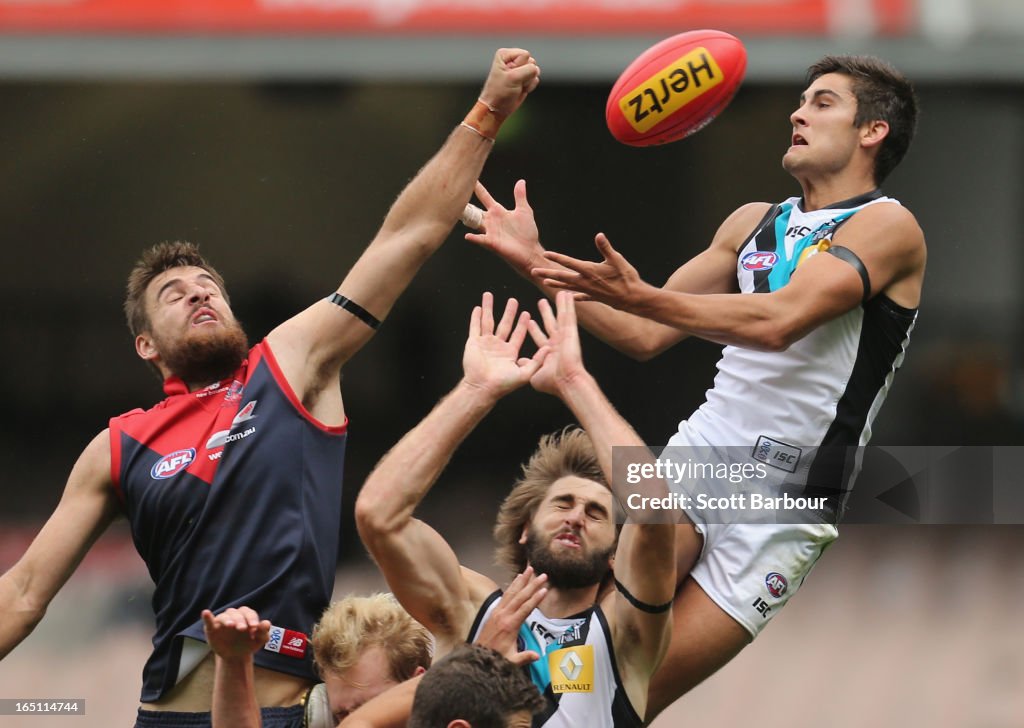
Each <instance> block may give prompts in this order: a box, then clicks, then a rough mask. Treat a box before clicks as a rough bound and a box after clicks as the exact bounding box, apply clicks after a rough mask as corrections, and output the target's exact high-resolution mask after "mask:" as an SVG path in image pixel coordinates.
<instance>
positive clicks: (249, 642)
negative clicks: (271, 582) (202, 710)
mask: <svg viewBox="0 0 1024 728" xmlns="http://www.w3.org/2000/svg"><path fill="white" fill-rule="evenodd" d="M202 616H203V631H204V632H205V633H206V642H207V644H209V645H210V649H211V650H213V654H214V664H215V668H214V677H213V711H212V713H213V714H212V721H213V728H259V727H260V726H261V725H262V720H261V718H260V706H259V704H258V703H257V702H256V687H255V682H254V681H255V678H254V676H253V665H252V656H253V654H255V652H256V651H257V650H259V649H261V648H262V647H263V645H265V644H266V643H267V640H268V639H269V638H270V621H269V620H266V619H263V620H261V619H260V615H259V614H257V613H256V611H255V610H253V609H250V608H249V607H238V608H237V609H236V608H234V607H231V608H229V609H225V610H224V611H223V612H221V613H220V614H218V615H217V616H214V615H213V612H211V611H210V610H209V609H204V610H203V613H202Z"/></svg>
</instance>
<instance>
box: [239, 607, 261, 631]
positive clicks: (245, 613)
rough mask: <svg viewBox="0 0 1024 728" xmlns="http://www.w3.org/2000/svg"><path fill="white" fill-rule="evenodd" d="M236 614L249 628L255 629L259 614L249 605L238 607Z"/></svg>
mask: <svg viewBox="0 0 1024 728" xmlns="http://www.w3.org/2000/svg"><path fill="white" fill-rule="evenodd" d="M238 616H239V618H240V619H241V620H242V621H243V622H244V623H245V625H246V626H247V627H249V629H256V627H257V626H258V625H259V623H260V615H259V614H258V613H257V612H256V610H255V609H253V608H251V607H239V608H238Z"/></svg>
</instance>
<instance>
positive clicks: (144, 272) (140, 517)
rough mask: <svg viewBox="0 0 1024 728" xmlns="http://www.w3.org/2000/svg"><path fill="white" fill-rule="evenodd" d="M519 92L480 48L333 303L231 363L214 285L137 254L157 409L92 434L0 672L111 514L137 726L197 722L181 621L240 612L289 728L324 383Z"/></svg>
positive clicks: (23, 595)
mask: <svg viewBox="0 0 1024 728" xmlns="http://www.w3.org/2000/svg"><path fill="white" fill-rule="evenodd" d="M539 80H540V70H539V67H538V66H537V64H536V62H535V61H534V59H533V58H532V57H531V55H530V53H529V52H528V51H525V50H521V49H500V50H499V51H498V52H497V53H496V54H495V56H494V59H493V62H492V64H491V67H490V71H489V73H488V76H487V79H486V81H485V83H484V86H483V89H482V91H481V95H480V100H479V101H478V102H477V103H476V104H475V105H474V107H473V109H472V110H471V111H470V113H469V114H468V115H467V116H466V118H465V120H464V121H463V122H462V123H461V124H460V125H459V126H457V127H456V128H455V129H454V130H453V131H452V132H451V134H450V135H449V137H448V139H447V140H446V141H445V142H444V144H443V146H442V147H441V149H440V150H439V151H438V152H437V153H436V154H435V155H434V157H433V158H432V159H431V160H430V161H429V162H428V163H427V164H426V165H425V166H424V167H423V168H422V169H421V170H420V171H419V173H418V174H417V175H416V176H415V178H414V179H413V180H412V181H411V182H410V183H409V184H408V185H407V186H406V188H405V190H404V191H403V192H402V193H401V194H400V195H399V197H398V198H397V200H396V201H395V202H394V204H393V205H392V207H391V209H390V211H389V212H388V214H387V216H386V218H385V220H384V222H383V224H382V226H381V228H380V230H379V232H378V233H377V235H376V237H375V238H374V239H373V241H372V242H371V243H370V245H369V246H368V247H367V248H366V250H365V252H364V253H363V255H362V256H361V257H360V258H359V260H358V261H357V262H356V263H355V265H354V266H353V267H352V269H351V270H350V271H349V273H348V275H346V276H345V278H344V280H343V281H342V283H341V285H340V287H339V288H338V290H337V291H336V292H335V293H334V294H332V295H330V296H328V297H327V298H325V299H322V300H319V301H317V302H316V303H314V304H313V305H311V306H310V307H309V308H307V309H305V310H304V311H302V312H300V313H299V314H297V315H296V316H294V317H293V318H291V319H289V320H287V321H285V322H284V323H282V324H281V325H279V326H278V327H277V328H275V329H273V330H272V331H271V332H270V333H269V334H268V335H267V337H266V339H265V340H264V341H262V342H260V343H258V344H257V345H256V346H254V347H252V348H251V349H250V348H248V346H247V344H246V341H245V336H244V334H243V333H242V331H241V328H240V327H239V326H238V323H237V321H236V320H235V317H234V315H233V313H232V310H231V306H230V302H229V300H228V296H227V291H226V289H225V286H224V281H223V279H222V278H221V276H220V275H219V274H218V273H217V272H216V270H215V269H214V268H212V267H211V266H210V265H209V264H208V263H207V262H206V261H205V260H204V259H203V258H202V257H200V256H199V254H198V251H197V250H196V248H195V246H192V245H190V244H187V243H165V244H161V245H159V246H156V247H155V248H153V249H151V250H150V251H148V252H147V253H146V254H145V255H144V256H143V258H142V259H141V260H140V261H139V263H138V265H137V266H136V268H135V269H134V270H133V272H132V274H131V277H130V280H129V290H128V298H127V300H126V304H125V310H126V314H127V317H128V323H129V327H130V328H131V330H132V333H133V335H134V336H135V348H136V351H137V353H138V355H139V356H140V357H141V358H142V359H143V360H144V361H146V362H147V363H148V364H149V365H151V366H152V367H153V368H155V369H156V370H157V371H158V372H159V374H160V376H161V378H162V379H163V380H164V390H165V393H166V394H167V399H165V400H164V401H162V402H160V403H159V404H158V405H156V406H155V407H153V408H151V409H148V410H134V411H132V412H129V413H126V414H124V415H121V416H119V417H115V418H112V419H111V421H110V427H109V429H107V430H104V431H103V432H101V433H100V434H99V435H97V436H96V437H95V438H94V439H93V440H92V441H91V442H90V443H89V445H88V446H87V447H86V448H85V450H84V452H83V453H82V455H81V456H80V458H79V459H78V462H77V463H76V464H75V466H74V468H73V469H72V472H71V475H70V477H69V479H68V482H67V486H66V488H65V490H64V494H63V497H62V498H61V500H60V502H59V504H58V505H57V508H56V510H55V511H54V513H53V514H52V515H51V517H50V518H49V520H48V521H47V523H46V524H45V525H44V526H43V528H42V530H41V531H40V533H39V534H38V536H37V537H36V538H35V539H34V541H33V542H32V544H31V545H30V546H29V548H28V549H27V551H26V553H25V554H24V555H23V557H22V558H21V559H20V560H19V561H18V562H17V563H16V564H15V565H14V566H13V567H11V568H10V569H9V570H8V571H7V572H6V573H4V574H3V576H2V577H0V658H3V657H5V656H6V655H7V654H8V653H9V652H10V651H11V650H12V649H14V647H15V646H16V645H17V644H18V643H19V642H21V640H23V639H24V638H25V637H26V636H27V635H28V634H29V633H30V632H31V631H32V629H33V628H34V627H35V625H36V624H37V623H38V622H39V620H40V619H41V618H42V617H43V614H44V612H45V611H46V608H47V605H48V604H49V603H50V601H51V600H52V598H53V597H54V595H55V594H56V593H57V591H58V590H59V589H60V588H61V586H62V585H63V584H64V583H65V581H66V580H67V579H68V577H69V576H70V575H71V573H72V572H73V571H74V570H75V568H76V567H77V565H78V564H79V562H80V561H81V560H82V558H83V557H84V556H85V554H86V552H87V551H88V550H89V548H90V546H91V545H92V544H93V542H94V541H95V540H96V539H97V538H98V537H99V536H100V534H101V533H102V532H103V531H104V530H105V529H106V527H107V526H108V525H109V524H110V523H111V522H112V521H113V520H114V519H115V518H117V517H119V516H121V515H124V516H126V517H127V518H128V520H129V523H130V524H131V527H132V534H133V538H134V541H135V544H136V547H137V548H138V549H139V552H140V554H141V555H142V556H143V558H144V560H145V561H146V563H147V566H148V568H149V571H150V574H151V576H152V577H153V579H154V582H155V585H156V589H155V592H154V597H153V608H154V615H155V617H156V632H155V635H154V640H153V644H154V648H153V653H152V655H151V657H150V659H149V660H148V661H147V664H146V667H145V670H144V673H143V688H142V696H141V703H142V705H141V708H140V712H139V717H138V725H145V726H160V725H176V724H178V723H179V722H180V721H182V720H187V721H189V723H188V724H189V725H202V724H203V722H204V721H207V722H208V712H209V710H210V706H211V686H212V679H213V659H212V656H211V655H210V653H209V650H208V649H207V647H206V644H205V641H204V636H203V625H202V621H201V619H200V613H201V611H202V610H203V609H211V610H213V611H214V612H220V611H223V610H226V609H230V608H236V607H238V606H240V605H241V604H242V603H243V602H242V601H241V600H243V599H244V600H245V602H244V603H245V604H248V605H251V606H253V607H254V608H257V609H258V610H259V612H260V614H261V615H263V616H265V617H266V618H267V619H269V620H271V622H272V623H273V625H274V626H275V629H279V630H280V632H274V633H272V634H273V635H281V636H283V638H284V639H283V640H280V641H278V640H276V639H273V640H272V643H273V644H274V646H275V650H274V651H261V653H260V655H258V656H257V658H256V669H255V674H254V686H255V691H256V695H257V701H258V704H259V705H260V706H262V707H264V708H268V709H272V710H274V711H277V713H278V714H276V716H275V718H274V720H276V721H277V722H274V721H271V720H268V719H267V718H265V724H266V725H268V726H271V725H278V726H291V725H298V724H300V723H301V718H302V710H301V705H299V702H300V700H301V698H302V696H303V695H304V694H305V693H306V691H307V690H308V688H309V687H310V686H311V685H312V684H313V682H314V680H315V675H314V673H313V670H312V660H311V656H310V650H308V649H307V646H308V645H307V642H308V637H307V635H306V632H308V631H309V629H310V628H311V626H312V624H313V622H314V621H315V619H316V617H318V616H319V614H320V612H322V611H323V609H324V607H326V606H327V604H328V601H329V599H330V595H331V591H332V587H333V580H334V570H335V558H336V553H337V539H338V532H339V527H340V503H341V491H340V489H341V480H342V477H341V476H342V456H343V452H344V444H345V433H346V425H347V418H346V416H345V410H344V406H343V403H342V396H341V388H340V370H341V367H342V366H343V365H344V364H345V362H346V361H347V360H348V359H349V358H350V357H352V356H353V355H354V354H355V353H356V352H358V351H359V350H360V349H361V348H362V347H363V345H365V344H366V343H367V341H369V339H370V338H371V337H372V336H373V334H374V332H375V330H376V328H377V326H378V325H379V324H380V321H381V320H382V319H384V318H385V317H386V316H387V314H388V312H389V311H390V310H391V307H392V306H393V305H394V303H395V301H396V300H397V298H398V296H399V295H400V294H401V292H402V291H403V290H404V289H405V288H406V286H407V285H408V284H409V282H410V281H411V280H412V278H413V276H414V275H415V274H416V272H417V271H418V270H419V268H420V267H421V266H422V265H423V263H424V262H425V261H426V260H427V259H428V258H429V256H430V255H431V254H432V253H433V252H434V251H435V250H436V249H437V248H438V247H440V245H441V244H442V242H443V241H444V240H445V239H446V237H447V236H448V233H449V232H450V230H451V228H452V227H453V226H454V224H455V222H456V221H457V220H458V218H459V215H460V213H461V212H462V211H463V208H464V206H465V204H466V202H467V201H468V199H469V197H470V195H471V193H472V188H473V184H474V182H475V181H476V179H477V178H478V176H479V174H480V171H481V169H482V167H483V164H484V162H485V160H486V159H487V157H488V155H489V154H490V151H491V149H492V148H493V145H494V141H495V136H496V134H497V131H498V129H499V127H500V126H501V123H502V122H503V121H504V120H505V119H506V118H507V117H508V116H509V115H510V114H512V113H513V112H515V110H516V109H517V108H518V107H519V105H520V104H521V103H522V102H523V100H524V99H525V98H526V96H527V95H528V94H529V93H530V92H531V91H533V89H534V88H536V86H537V84H538V83H539ZM182 713H189V714H199V715H190V716H187V717H185V718H183V717H182ZM202 714H207V717H206V718H204V717H203V715H202ZM296 716H297V717H296Z"/></svg>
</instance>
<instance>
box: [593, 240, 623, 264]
mask: <svg viewBox="0 0 1024 728" xmlns="http://www.w3.org/2000/svg"><path fill="white" fill-rule="evenodd" d="M594 245H596V246H597V250H598V252H600V253H601V256H602V257H603V258H604V259H605V260H607V261H608V262H609V263H616V264H618V263H620V262H621V263H624V262H626V259H625V258H623V257H622V253H620V252H619V251H617V250H616V249H615V248H613V247H612V242H611V241H610V240H609V239H608V236H607V235H605V234H604V233H598V234H597V235H595V236H594Z"/></svg>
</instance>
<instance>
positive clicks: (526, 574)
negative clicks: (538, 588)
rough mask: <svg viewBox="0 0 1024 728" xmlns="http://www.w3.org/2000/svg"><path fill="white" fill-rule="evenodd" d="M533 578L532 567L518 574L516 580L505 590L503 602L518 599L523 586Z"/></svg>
mask: <svg viewBox="0 0 1024 728" xmlns="http://www.w3.org/2000/svg"><path fill="white" fill-rule="evenodd" d="M531 576H533V567H532V566H527V567H526V568H525V569H523V570H522V571H521V572H519V573H518V574H516V578H514V579H513V580H512V582H511V583H510V584H509V585H508V588H507V589H506V590H505V595H504V596H503V597H502V599H501V601H502V602H503V603H504V602H505V600H506V599H507V600H509V601H512V600H514V599H516V598H517V597H518V596H519V592H520V590H521V589H522V588H523V585H524V584H526V583H527V582H528V581H529V580H530V577H531Z"/></svg>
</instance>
